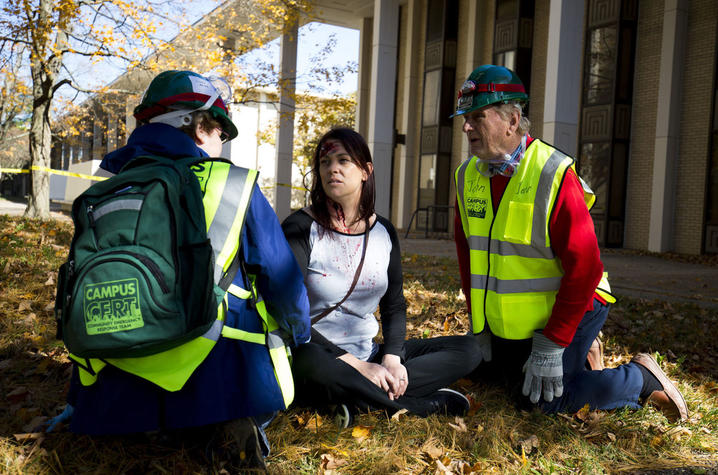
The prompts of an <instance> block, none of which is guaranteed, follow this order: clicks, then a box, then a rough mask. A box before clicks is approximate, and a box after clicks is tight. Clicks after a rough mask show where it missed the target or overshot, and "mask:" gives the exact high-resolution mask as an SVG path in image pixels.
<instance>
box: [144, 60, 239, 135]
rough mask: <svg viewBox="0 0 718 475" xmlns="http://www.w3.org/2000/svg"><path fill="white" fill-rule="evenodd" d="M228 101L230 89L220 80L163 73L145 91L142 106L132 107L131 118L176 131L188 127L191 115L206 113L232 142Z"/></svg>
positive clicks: (234, 133)
mask: <svg viewBox="0 0 718 475" xmlns="http://www.w3.org/2000/svg"><path fill="white" fill-rule="evenodd" d="M213 98H214V99H213ZM231 98H232V93H231V89H230V87H229V85H228V84H227V82H226V81H224V80H223V79H221V78H217V77H205V76H202V75H200V74H197V73H194V72H192V71H164V72H162V73H160V74H158V75H157V76H156V77H155V78H154V79H153V80H152V82H151V83H150V85H149V86H148V87H147V90H146V91H145V94H144V95H143V96H142V102H140V105H138V106H137V107H135V113H134V116H135V119H137V120H138V121H140V122H162V123H166V124H169V125H172V126H174V127H180V126H182V125H188V124H189V123H190V122H189V121H190V120H191V117H190V114H191V113H192V112H194V111H197V110H207V111H208V112H209V113H210V114H212V117H214V119H215V120H217V122H219V123H220V124H221V125H222V130H223V131H224V132H225V133H226V134H227V135H228V137H229V140H232V139H233V138H235V137H236V136H237V127H236V126H235V125H234V123H232V121H231V120H230V118H229V115H228V111H227V106H226V105H225V101H227V102H228V101H229V100H230V99H231Z"/></svg>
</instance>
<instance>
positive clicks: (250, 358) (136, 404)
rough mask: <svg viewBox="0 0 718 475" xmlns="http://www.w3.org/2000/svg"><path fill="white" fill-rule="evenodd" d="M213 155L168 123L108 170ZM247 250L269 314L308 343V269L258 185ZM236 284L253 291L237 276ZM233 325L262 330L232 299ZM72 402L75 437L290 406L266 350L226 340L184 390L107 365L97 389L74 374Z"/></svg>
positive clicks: (114, 159)
mask: <svg viewBox="0 0 718 475" xmlns="http://www.w3.org/2000/svg"><path fill="white" fill-rule="evenodd" d="M147 154H154V155H162V156H166V157H173V158H179V157H189V156H206V155H207V154H206V153H205V152H204V151H203V150H201V149H200V148H198V147H197V146H196V145H195V143H194V141H193V140H192V139H191V138H190V137H189V136H188V135H186V134H185V133H183V132H181V131H179V130H178V129H175V128H173V127H171V126H168V125H164V124H149V125H144V126H142V127H139V128H137V129H136V130H135V131H134V132H133V133H132V135H130V138H129V140H128V143H127V145H126V146H125V147H122V148H120V149H118V150H116V151H114V152H112V153H110V154H108V155H107V156H105V158H104V159H103V161H102V163H101V165H100V166H101V167H102V168H104V169H106V170H108V171H110V172H113V173H117V172H118V171H119V170H120V169H121V168H122V166H124V164H125V163H127V162H128V161H129V160H130V159H132V158H134V157H137V156H140V155H147ZM241 252H242V253H243V256H244V261H245V263H246V267H247V270H248V272H250V273H252V274H255V275H257V287H258V289H259V292H260V293H261V294H262V297H263V298H264V300H265V302H266V303H267V309H268V310H269V313H270V314H271V315H273V316H274V317H275V319H276V320H277V323H278V324H279V325H280V326H281V327H282V328H283V329H284V330H285V331H286V332H287V334H288V335H291V336H292V338H293V340H294V344H295V345H297V344H301V343H305V342H307V341H308V340H309V328H310V323H309V303H308V300H307V294H306V289H305V287H304V283H303V279H302V274H301V271H300V270H299V266H298V265H297V262H296V260H295V259H294V255H293V254H292V251H291V250H290V248H289V245H288V244H287V241H286V240H285V238H284V234H283V233H282V229H281V227H280V226H279V222H278V220H277V217H276V215H275V214H274V211H273V210H272V208H271V207H270V206H269V203H268V202H267V200H266V198H265V197H264V195H262V193H261V191H260V190H259V188H258V187H255V189H254V192H253V194H252V200H251V202H250V205H249V210H248V212H247V218H246V221H245V225H244V233H243V235H242V246H241ZM234 283H235V284H237V285H239V286H240V287H243V288H248V287H247V284H246V283H245V282H243V277H242V275H241V274H238V275H237V277H236V278H235V281H234ZM226 324H227V325H229V326H231V327H235V328H241V329H244V330H248V331H253V332H262V325H261V321H260V318H259V316H258V315H257V313H256V311H255V310H253V309H250V308H249V307H248V305H247V301H245V300H240V299H237V298H234V297H232V296H230V305H229V311H228V314H227V320H226ZM68 402H69V403H70V404H72V405H73V406H74V407H75V412H74V415H73V418H72V422H71V424H70V429H71V430H72V431H73V432H79V433H85V434H121V433H131V432H144V431H150V430H156V429H159V428H179V427H192V426H199V425H205V424H211V423H216V422H223V421H227V420H231V419H236V418H239V417H246V416H255V415H260V414H266V413H268V412H272V411H275V410H277V409H281V408H283V406H284V405H283V399H282V394H281V392H280V390H279V387H278V386H277V383H276V379H275V377H274V372H273V370H272V365H271V362H270V359H269V355H268V352H267V350H266V348H264V347H262V346H260V345H257V344H253V343H245V342H242V341H238V340H229V339H226V338H220V340H219V342H218V343H217V345H216V346H215V347H214V349H213V350H212V352H211V353H210V354H209V356H208V357H207V359H206V360H205V361H204V362H203V363H202V364H201V365H200V366H199V368H197V370H196V371H195V372H194V374H193V375H192V376H191V377H190V379H189V380H188V381H187V383H186V384H185V386H184V387H183V388H182V390H180V391H177V392H173V393H172V392H168V391H165V390H163V389H161V388H159V387H158V386H156V385H154V384H152V383H150V382H148V381H145V380H143V379H141V378H138V377H136V376H133V375H130V374H128V373H124V372H123V371H120V370H118V369H116V368H114V367H111V366H107V367H106V368H105V369H103V370H102V371H101V372H100V373H99V377H98V379H97V382H96V383H95V384H93V385H92V386H87V387H85V386H82V385H81V384H80V382H79V378H78V377H77V374H76V370H75V372H74V373H73V377H72V381H71V385H70V393H69V394H68Z"/></svg>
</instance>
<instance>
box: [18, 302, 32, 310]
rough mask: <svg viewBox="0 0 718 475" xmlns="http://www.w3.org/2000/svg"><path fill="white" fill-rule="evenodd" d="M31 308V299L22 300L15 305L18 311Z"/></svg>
mask: <svg viewBox="0 0 718 475" xmlns="http://www.w3.org/2000/svg"><path fill="white" fill-rule="evenodd" d="M31 308H32V300H23V301H22V302H20V305H18V307H17V311H18V312H24V311H26V310H30V309H31Z"/></svg>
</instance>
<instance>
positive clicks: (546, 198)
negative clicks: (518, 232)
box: [531, 150, 566, 248]
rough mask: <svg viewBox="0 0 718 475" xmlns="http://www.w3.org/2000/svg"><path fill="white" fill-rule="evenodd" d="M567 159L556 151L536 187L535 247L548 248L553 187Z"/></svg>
mask: <svg viewBox="0 0 718 475" xmlns="http://www.w3.org/2000/svg"><path fill="white" fill-rule="evenodd" d="M565 158H566V155H565V154H563V153H561V152H559V151H558V150H554V152H553V153H552V154H551V156H550V157H548V160H547V161H546V164H545V165H544V166H543V169H542V170H541V176H540V177H539V182H538V185H537V186H536V201H535V202H534V217H533V223H532V225H531V230H532V231H531V244H532V245H533V246H537V247H543V248H545V247H546V223H548V213H549V205H550V204H551V186H552V185H553V179H554V177H555V176H556V172H557V171H558V169H559V167H560V166H561V163H562V162H563V160H564V159H565Z"/></svg>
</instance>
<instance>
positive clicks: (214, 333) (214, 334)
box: [202, 320, 224, 341]
mask: <svg viewBox="0 0 718 475" xmlns="http://www.w3.org/2000/svg"><path fill="white" fill-rule="evenodd" d="M223 326H224V322H223V321H221V320H215V321H214V323H213V324H212V326H211V327H209V330H207V331H206V332H204V335H202V336H203V337H205V338H207V339H208V340H212V341H217V340H219V337H220V336H221V335H222V327H223Z"/></svg>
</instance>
